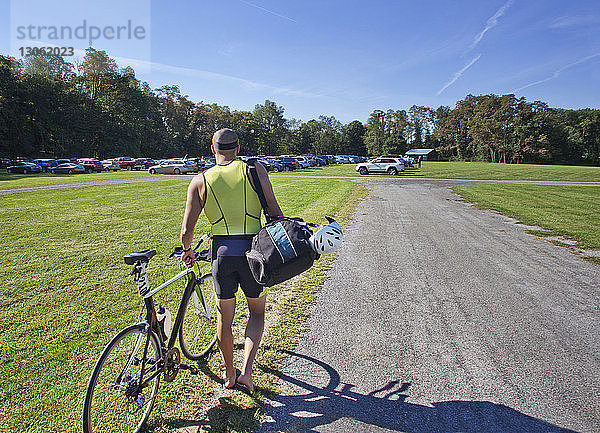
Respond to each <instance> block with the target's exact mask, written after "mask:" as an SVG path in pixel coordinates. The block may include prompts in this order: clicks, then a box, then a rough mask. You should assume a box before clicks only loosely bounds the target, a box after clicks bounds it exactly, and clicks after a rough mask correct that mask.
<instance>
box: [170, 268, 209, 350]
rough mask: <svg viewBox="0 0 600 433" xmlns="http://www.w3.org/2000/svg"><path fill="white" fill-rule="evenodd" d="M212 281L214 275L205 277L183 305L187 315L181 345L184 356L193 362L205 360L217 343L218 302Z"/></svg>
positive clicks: (182, 326)
mask: <svg viewBox="0 0 600 433" xmlns="http://www.w3.org/2000/svg"><path fill="white" fill-rule="evenodd" d="M210 280H212V275H210V274H209V275H205V276H203V277H202V278H201V279H200V281H201V282H200V283H198V282H197V283H196V285H195V287H194V290H192V292H191V293H190V296H188V297H187V299H185V300H184V302H183V305H182V308H184V311H185V314H184V316H183V322H182V323H181V327H180V328H179V345H180V346H181V351H182V352H183V355H184V356H185V357H186V358H188V359H191V360H193V361H197V360H199V359H201V358H203V357H204V356H205V355H206V354H207V353H208V352H209V351H210V350H211V349H212V348H213V346H214V345H215V343H216V341H217V302H216V296H215V292H214V289H213V287H212V284H210ZM196 290H199V291H200V293H201V297H200V296H198V293H197V292H196Z"/></svg>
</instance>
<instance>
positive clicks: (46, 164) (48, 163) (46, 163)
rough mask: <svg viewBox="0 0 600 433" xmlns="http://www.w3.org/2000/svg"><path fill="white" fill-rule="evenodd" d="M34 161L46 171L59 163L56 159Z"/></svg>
mask: <svg viewBox="0 0 600 433" xmlns="http://www.w3.org/2000/svg"><path fill="white" fill-rule="evenodd" d="M33 163H34V164H37V165H39V166H40V167H41V168H42V171H43V172H44V173H46V172H48V171H50V170H51V169H52V168H54V167H56V166H57V165H58V162H56V159H34V160H33Z"/></svg>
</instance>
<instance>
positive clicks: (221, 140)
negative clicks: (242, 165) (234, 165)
mask: <svg viewBox="0 0 600 433" xmlns="http://www.w3.org/2000/svg"><path fill="white" fill-rule="evenodd" d="M239 146H240V141H239V138H238V135H237V134H236V132H235V131H234V130H233V129H229V128H223V129H219V130H218V131H217V132H215V133H214V135H213V138H212V151H213V153H220V154H221V155H223V156H225V157H230V156H233V157H235V156H236V155H237V152H238V151H239Z"/></svg>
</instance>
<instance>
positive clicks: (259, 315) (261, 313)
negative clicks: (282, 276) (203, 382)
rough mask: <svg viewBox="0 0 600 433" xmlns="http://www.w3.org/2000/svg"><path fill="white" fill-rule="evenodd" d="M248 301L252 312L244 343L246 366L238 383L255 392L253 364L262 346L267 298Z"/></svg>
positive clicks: (264, 296)
mask: <svg viewBox="0 0 600 433" xmlns="http://www.w3.org/2000/svg"><path fill="white" fill-rule="evenodd" d="M246 300H247V301H248V309H249V310H250V318H249V319H248V324H247V325H246V341H245V343H244V364H243V366H242V374H241V375H240V376H239V377H238V382H239V383H241V384H242V385H244V386H246V387H247V388H248V390H249V391H250V392H253V391H254V384H253V383H252V364H253V363H254V357H255V356H256V351H257V350H258V347H259V346H260V339H261V338H262V333H263V329H264V327H265V303H266V300H267V296H266V295H263V296H261V297H260V298H246Z"/></svg>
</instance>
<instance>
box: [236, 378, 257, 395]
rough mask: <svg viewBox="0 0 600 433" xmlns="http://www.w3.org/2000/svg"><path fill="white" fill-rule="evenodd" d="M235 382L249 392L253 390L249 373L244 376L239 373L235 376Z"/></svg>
mask: <svg viewBox="0 0 600 433" xmlns="http://www.w3.org/2000/svg"><path fill="white" fill-rule="evenodd" d="M237 383H239V384H240V385H242V386H243V387H244V388H246V389H247V390H248V392H249V393H250V394H252V393H253V392H254V384H253V383H252V377H251V376H250V375H247V376H246V375H243V374H240V375H239V376H238V378H237Z"/></svg>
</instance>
